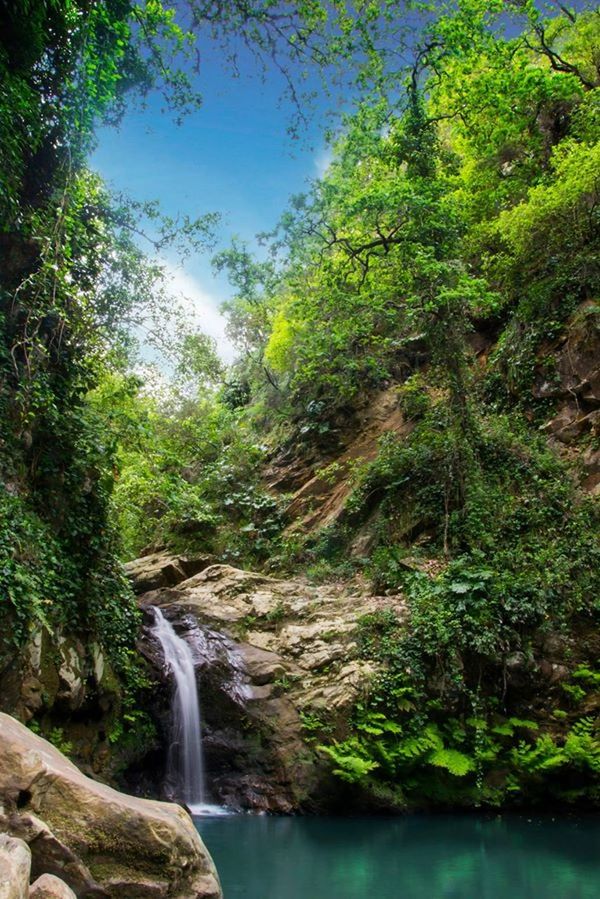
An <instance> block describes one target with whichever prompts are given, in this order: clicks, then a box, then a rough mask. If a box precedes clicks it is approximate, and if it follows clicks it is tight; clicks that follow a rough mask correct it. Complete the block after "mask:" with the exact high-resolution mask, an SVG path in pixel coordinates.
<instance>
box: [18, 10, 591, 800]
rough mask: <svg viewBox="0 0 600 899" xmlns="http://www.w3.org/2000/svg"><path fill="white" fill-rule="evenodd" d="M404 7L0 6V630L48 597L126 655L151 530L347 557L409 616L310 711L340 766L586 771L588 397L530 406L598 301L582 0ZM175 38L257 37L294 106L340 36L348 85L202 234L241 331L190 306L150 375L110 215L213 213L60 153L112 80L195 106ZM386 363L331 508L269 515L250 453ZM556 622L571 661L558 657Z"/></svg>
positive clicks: (150, 281) (576, 787) (354, 395)
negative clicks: (195, 328)
mask: <svg viewBox="0 0 600 899" xmlns="http://www.w3.org/2000/svg"><path fill="white" fill-rule="evenodd" d="M396 6H397V5H396V4H389V3H383V2H382V3H373V2H364V3H358V4H356V7H352V8H350V7H349V5H346V4H343V3H338V2H335V3H330V4H321V3H315V2H306V3H301V4H287V3H282V4H277V3H272V2H257V3H246V2H239V3H238V2H233V3H230V4H213V3H201V2H197V0H190V2H189V3H187V4H179V5H178V4H169V3H159V2H154V0H153V2H147V3H144V4H141V5H139V6H138V5H136V4H133V3H129V2H120V0H119V2H103V3H97V4H92V5H90V4H87V3H77V2H61V0H54V2H50V0H48V2H42V0H39V2H26V0H23V2H22V3H19V4H12V5H11V6H10V7H9V8H5V7H2V13H1V16H2V18H1V22H2V25H3V28H2V31H1V32H0V167H1V168H0V251H1V252H2V257H3V265H2V270H1V272H0V293H1V296H0V299H1V305H0V327H1V329H2V341H1V343H0V369H1V382H0V422H1V426H2V433H1V442H0V614H1V615H2V618H3V620H4V621H5V622H7V623H8V624H9V627H3V628H2V629H1V630H0V640H2V641H3V643H2V645H0V651H1V653H2V655H3V657H6V658H8V657H10V656H12V655H14V653H15V651H16V649H17V648H19V647H21V646H22V645H23V644H24V643H25V642H26V641H27V639H28V637H29V636H30V635H31V634H32V632H34V631H35V630H36V629H39V628H40V627H43V628H45V629H46V631H47V632H48V633H50V634H55V633H58V632H59V631H62V632H65V633H72V634H78V635H83V636H84V637H85V638H86V639H89V640H92V639H93V640H96V641H99V643H100V644H101V645H102V646H103V647H104V648H105V649H106V651H107V653H108V654H109V655H110V657H111V659H112V661H113V663H114V664H115V665H116V669H117V671H118V672H120V674H121V675H125V676H127V677H129V680H130V682H131V683H132V684H133V685H135V683H137V682H138V680H139V678H138V675H137V674H136V671H135V666H133V664H132V662H131V659H132V646H133V641H134V635H135V628H136V612H135V609H134V604H133V601H132V598H131V596H130V593H129V589H128V587H127V585H126V583H125V580H124V578H123V575H122V573H121V568H120V563H119V561H118V559H119V557H120V558H129V557H131V556H133V555H136V554H139V553H141V552H143V551H144V550H145V549H147V548H156V547H158V546H167V547H169V548H174V549H176V550H181V551H185V552H189V551H200V552H210V553H213V554H214V555H215V556H217V557H218V558H220V559H224V560H230V561H234V562H236V563H240V564H244V565H252V566H269V567H270V569H271V570H273V569H274V568H279V569H280V570H283V571H288V572H289V571H292V572H297V571H298V570H301V571H303V572H305V571H306V570H307V567H308V566H312V570H313V571H315V570H319V571H320V572H321V573H323V572H324V571H325V572H326V573H327V572H328V573H329V574H332V575H334V576H335V575H336V574H338V575H339V574H340V572H343V573H344V574H355V573H358V574H359V575H360V576H366V577H368V578H369V579H370V580H371V582H372V584H373V586H374V588H375V589H376V590H377V591H379V592H381V593H384V592H387V593H388V594H392V595H401V596H402V597H403V601H404V602H405V603H406V607H407V620H406V621H400V620H399V619H398V618H397V617H395V615H394V614H393V613H392V612H389V611H385V610H383V611H382V613H381V615H375V616H371V617H370V618H367V619H365V620H364V621H363V622H362V624H361V626H360V628H359V632H358V634H357V643H358V646H359V649H358V653H359V655H361V656H362V657H363V658H367V659H370V660H372V661H374V662H376V663H377V666H378V670H379V674H378V675H377V676H376V678H375V679H374V681H373V684H372V685H371V690H370V692H369V694H368V695H366V696H365V697H364V698H363V700H362V701H361V703H360V704H359V705H358V706H357V708H356V709H355V711H354V713H353V717H352V720H350V721H349V722H347V727H346V728H345V730H344V732H343V733H342V732H340V733H339V734H337V737H338V738H337V739H336V740H332V739H326V738H327V737H328V735H329V730H328V729H327V728H325V729H324V730H323V732H322V733H320V731H319V727H318V726H316V727H315V728H313V730H314V733H315V734H316V742H317V743H318V742H319V739H321V743H322V745H320V748H319V749H318V750H317V751H319V752H321V753H322V755H323V756H324V757H325V758H328V759H330V760H331V761H332V770H333V771H334V772H335V773H336V775H338V776H339V777H340V778H341V779H342V780H343V781H346V782H348V783H350V784H352V785H353V786H354V787H355V788H356V786H357V785H358V787H359V788H361V789H363V790H365V791H366V792H368V793H369V794H370V795H371V796H374V797H376V798H377V799H378V800H380V801H382V802H392V803H394V804H401V805H404V804H416V803H419V802H423V801H431V802H438V803H439V802H452V803H456V802H465V803H489V804H499V803H503V802H507V801H510V800H511V798H516V799H521V800H522V799H524V798H525V799H528V800H531V801H540V800H541V799H542V798H543V796H544V794H547V793H548V791H550V793H551V794H552V796H553V797H554V798H561V799H565V800H573V801H582V800H587V801H593V802H595V801H597V800H598V776H599V774H600V761H599V752H600V750H599V743H598V717H597V712H598V684H599V677H600V675H599V674H598V672H597V670H596V668H595V659H594V656H595V647H596V643H595V636H594V633H595V631H594V628H595V623H596V621H597V618H596V616H597V613H598V608H597V596H598V574H597V572H598V562H599V561H600V559H599V550H598V543H597V526H598V518H597V510H596V508H595V506H594V502H593V500H592V499H591V498H590V497H589V496H588V495H586V494H585V493H584V492H583V491H582V490H581V488H580V483H579V477H578V475H579V472H578V467H577V466H578V465H579V464H580V461H581V456H582V450H590V451H595V450H597V448H598V445H597V441H598V428H597V424H596V423H595V421H596V420H595V419H594V418H593V414H592V415H591V417H590V415H587V413H589V412H590V409H591V408H592V407H589V408H588V407H585V408H584V409H583V412H585V413H586V415H587V417H586V421H585V423H584V424H582V425H581V427H580V428H579V431H578V433H577V435H576V436H577V438H578V440H579V444H578V446H577V447H574V446H573V447H571V448H570V449H568V450H564V451H563V452H562V453H560V452H558V450H557V448H556V446H549V444H548V441H547V437H546V435H545V434H544V433H540V426H541V425H544V424H545V423H546V422H547V421H548V419H549V417H551V416H552V415H553V414H554V413H555V412H556V411H557V403H558V396H559V394H558V392H557V391H556V390H554V392H553V387H552V385H558V384H559V383H560V379H561V373H560V372H559V371H558V370H557V363H556V358H557V346H559V344H560V341H561V340H564V336H565V334H566V332H567V329H568V328H572V327H573V326H574V323H576V324H577V323H578V324H577V327H579V328H580V329H581V331H582V333H588V334H592V333H593V334H596V333H597V330H598V322H599V321H600V309H599V307H598V296H599V293H598V289H599V269H600V266H599V264H598V262H599V250H600V247H599V245H598V238H599V235H600V227H599V225H600V222H599V213H598V210H599V209H600V202H599V200H600V180H599V172H600V165H599V163H600V148H599V147H600V145H599V143H598V138H599V133H600V131H599V111H598V110H599V107H598V97H599V93H598V87H599V85H600V59H599V57H598V46H599V45H600V16H599V14H598V11H597V10H595V11H594V10H590V9H587V8H584V6H583V4H579V5H578V7H577V9H573V10H571V9H569V8H567V7H565V6H563V5H559V4H553V5H552V10H551V14H548V10H546V9H543V8H542V5H541V4H535V3H533V2H530V0H526V2H523V3H510V4H506V3H504V2H501V0H494V2H492V3H484V2H482V0H461V2H459V3H450V4H447V5H445V4H425V3H414V4H407V7H410V10H411V15H410V16H407V17H406V21H405V20H404V18H403V17H402V16H400V15H399V14H398V11H397V9H396V10H395V9H394V8H395V7H396ZM182 10H183V13H184V14H183V16H182ZM411 16H412V18H411ZM184 23H185V24H184ZM198 36H200V37H201V38H204V39H210V40H216V41H218V42H220V43H222V44H223V46H224V47H225V48H226V56H227V58H228V59H230V60H231V61H232V60H233V59H234V57H235V54H236V48H239V46H240V45H244V44H245V45H246V46H247V47H249V48H250V49H251V50H252V52H254V53H256V54H258V55H259V56H260V57H261V58H262V59H268V58H271V59H273V60H274V61H275V63H276V65H277V66H279V68H280V71H282V72H283V75H284V80H285V83H286V85H287V88H288V91H289V92H290V96H291V97H292V99H293V100H294V102H295V104H296V106H295V108H296V110H297V112H298V115H299V117H300V118H301V117H302V115H303V114H304V113H305V111H306V110H305V107H304V106H303V100H302V99H301V98H300V97H299V95H298V94H297V93H296V86H295V81H294V79H293V78H292V73H293V71H294V69H293V66H297V67H303V66H305V65H308V64H315V63H316V64H317V65H319V66H320V67H327V66H328V65H329V64H330V62H331V61H332V60H334V59H336V58H337V59H339V60H342V61H346V63H347V66H348V68H349V69H350V68H351V69H352V73H353V75H352V77H353V79H354V81H353V83H354V90H355V92H356V98H357V104H356V108H355V109H354V111H353V113H352V114H351V115H350V114H349V115H348V116H347V117H346V119H345V120H344V123H343V127H342V129H341V132H340V134H339V135H338V137H337V140H336V142H335V145H334V147H333V156H332V162H331V164H330V166H329V168H328V170H327V172H326V173H325V175H324V176H323V178H321V179H320V180H319V181H317V182H315V183H314V184H313V185H312V187H311V189H310V191H309V192H308V194H306V195H302V196H298V197H295V198H294V199H293V200H292V203H291V207H290V209H289V211H288V212H287V213H286V214H285V215H284V217H283V219H282V221H281V222H280V224H279V226H278V227H277V228H276V230H275V231H274V233H273V234H271V235H266V236H263V239H264V242H265V244H266V248H265V251H264V253H263V255H262V257H261V258H260V259H253V258H252V256H251V254H250V253H249V252H248V250H247V248H246V247H244V246H243V245H241V244H240V243H239V242H237V243H234V244H233V245H232V246H231V247H230V248H229V249H228V250H222V251H221V252H220V253H219V254H218V255H217V256H216V257H215V267H216V268H217V269H218V270H221V271H226V272H227V273H228V274H229V277H230V280H231V282H232V285H233V286H234V289H235V297H234V299H233V300H232V301H231V302H230V303H229V304H228V310H227V311H228V315H229V327H230V333H231V335H232V337H233V338H234V340H235V341H236V343H237V345H238V348H239V352H240V355H239V358H238V360H237V362H236V363H235V364H234V365H233V366H232V367H231V368H230V369H229V370H227V369H226V368H225V366H224V365H223V364H222V362H221V361H220V359H219V357H218V355H217V352H216V349H215V347H214V346H213V345H212V343H211V341H210V340H209V339H207V338H206V337H205V336H204V335H202V334H195V333H191V334H190V333H186V332H185V331H184V330H181V329H180V331H181V333H180V334H179V337H180V340H179V344H178V346H177V347H176V348H175V351H174V352H175V362H174V366H173V370H174V373H175V374H174V379H173V383H171V384H170V385H166V386H164V389H161V390H156V389H155V386H154V385H153V384H152V383H151V382H150V379H149V378H146V382H144V376H143V375H142V376H140V375H139V373H136V374H135V375H134V374H132V367H133V362H134V350H135V347H134V346H133V343H134V341H133V336H132V330H133V326H135V325H136V324H139V322H140V321H141V320H142V319H144V317H146V316H148V315H152V316H154V318H155V321H158V322H163V323H164V318H165V316H167V315H168V305H169V304H168V302H167V301H166V300H165V294H164V287H163V285H162V272H161V269H160V266H158V265H157V264H156V263H154V262H153V261H152V260H151V259H148V258H146V257H145V256H144V255H143V253H142V252H141V251H140V249H139V246H138V244H137V243H136V240H135V238H134V235H135V233H136V231H139V230H140V229H143V228H144V227H145V226H148V230H149V233H150V234H151V239H152V241H153V243H154V245H155V247H156V249H162V248H164V247H165V246H166V245H168V244H172V243H174V242H177V241H178V240H179V239H180V238H183V239H185V240H186V241H187V246H188V248H189V247H190V245H191V246H192V247H193V248H194V249H198V248H199V247H201V246H206V244H208V243H210V237H211V227H212V225H213V224H214V223H215V221H216V217H215V216H214V215H207V214H204V215H203V216H202V217H201V218H199V219H197V220H196V221H189V220H187V219H185V220H178V221H173V220H170V219H164V218H162V217H161V216H160V213H159V210H158V209H157V207H156V205H155V204H153V203H151V202H149V203H147V204H134V203H131V202H129V201H127V199H126V198H123V197H114V196H110V194H109V193H108V191H107V190H106V188H105V187H104V185H102V183H101V182H100V181H99V179H98V178H97V177H95V176H94V175H92V174H91V173H90V172H89V171H88V170H87V169H86V165H85V157H86V153H87V151H88V150H89V147H90V146H91V144H92V142H93V127H94V124H95V122H97V121H99V120H100V119H102V120H104V121H113V122H114V121H118V119H119V117H120V115H121V114H122V111H123V108H124V102H125V97H127V96H129V95H130V94H131V92H135V93H137V95H138V96H141V97H142V98H143V97H144V96H145V95H146V94H147V93H148V92H149V91H150V90H153V89H158V90H160V91H161V92H162V93H163V95H164V97H165V103H166V106H167V107H168V108H170V109H171V111H172V112H174V113H175V116H176V117H177V116H180V115H182V114H184V112H186V111H189V110H190V109H191V108H194V107H195V106H198V105H199V97H198V96H197V95H195V93H194V91H193V90H192V83H191V81H190V77H189V72H190V67H189V62H187V63H186V62H185V60H186V54H187V53H191V52H192V51H193V47H194V42H195V41H196V40H197V39H198ZM231 37H233V38H234V40H233V42H232V43H228V42H229V39H230V38H231ZM283 48H285V49H286V52H287V59H288V60H291V62H292V64H293V65H292V68H291V69H288V68H286V67H285V65H284V66H283V68H282V67H281V56H280V53H281V52H282V49H283ZM398 60H400V62H398ZM356 72H358V75H356V74H355V73H356ZM296 74H302V73H301V72H300V69H298V71H297V72H296ZM300 80H302V79H301V78H300ZM346 81H348V78H346ZM295 125H297V121H296V122H295V123H294V126H293V127H295ZM190 242H191V244H190ZM157 330H164V329H162V328H160V327H159V328H158V329H157ZM173 349H174V348H173V347H169V350H170V351H171V352H173ZM163 380H164V378H163ZM542 383H543V385H546V386H544V389H543V390H542V389H541V388H540V384H542ZM392 385H396V395H397V403H398V408H399V409H400V410H401V412H402V416H403V421H404V423H405V424H406V425H407V427H406V428H404V429H403V430H402V432H401V434H396V433H390V434H388V435H386V436H385V437H384V438H383V439H382V440H381V442H380V444H379V447H378V451H377V453H376V455H375V457H374V458H372V459H371V461H369V462H361V460H360V459H359V460H355V464H354V467H353V470H352V472H347V473H346V476H347V477H350V476H351V478H352V486H353V489H352V491H351V494H350V496H349V499H348V500H347V502H346V504H345V507H344V508H343V510H342V512H341V514H340V515H339V516H338V517H337V520H336V524H335V525H334V526H333V527H331V528H329V529H327V530H325V531H324V532H320V533H316V534H315V533H309V534H307V535H304V536H302V535H300V536H298V533H297V532H296V533H295V535H294V536H293V537H290V536H289V533H287V532H286V531H285V525H286V524H287V523H288V521H287V520H286V513H285V508H284V507H285V496H284V495H279V496H275V495H274V494H273V493H272V492H270V491H268V490H267V489H266V487H265V480H266V479H265V475H264V472H265V467H266V465H267V464H269V463H273V462H275V464H277V462H278V461H281V460H282V459H284V460H285V459H287V460H289V459H292V460H293V461H294V462H295V463H296V464H297V465H299V466H300V467H302V464H304V465H305V469H306V470H308V469H309V468H310V466H312V468H311V469H310V470H311V471H314V469H315V467H318V465H323V466H327V465H328V464H329V463H331V462H332V461H334V465H335V458H336V453H338V452H339V451H340V449H342V448H343V447H344V445H345V441H347V438H348V434H349V432H351V431H352V429H353V428H354V427H356V422H357V420H358V415H357V413H358V411H359V410H360V409H361V408H364V406H365V405H368V403H369V402H370V401H371V399H372V398H373V397H375V396H376V395H377V394H378V392H380V391H382V390H389V389H390V387H391V386H392ZM547 385H550V386H547ZM578 389H579V388H578ZM580 394H581V392H580ZM580 394H577V397H576V401H575V402H576V403H577V404H579V403H584V400H583V399H581V396H583V394H581V395H580ZM596 400H597V397H596V398H595V399H594V402H596ZM585 402H587V400H586V401H585ZM595 408H596V407H595V406H593V409H595ZM579 411H581V410H579V407H578V414H579ZM365 532H367V535H368V538H369V539H368V541H367V544H365V543H364V541H363V543H362V544H361V545H362V546H363V547H364V546H365V545H366V546H367V547H368V548H367V549H366V550H363V551H361V553H358V552H357V551H355V549H353V547H355V546H356V544H355V542H354V541H355V538H356V535H357V534H358V533H362V534H363V536H364V534H365ZM319 566H320V567H319ZM549 640H554V641H555V643H556V641H558V644H559V649H558V650H555V655H556V653H557V652H558V654H559V655H560V658H561V661H562V662H563V663H564V667H565V671H566V672H567V673H566V674H565V676H564V677H563V679H562V681H561V682H560V684H558V685H556V684H553V685H552V687H551V688H549V687H548V685H547V683H546V684H544V683H542V682H541V681H540V675H539V670H540V669H539V664H538V662H539V660H540V659H543V657H544V652H545V650H544V646H545V645H546V644H547V642H548V641H549ZM1 667H2V666H1V665H0V668H1Z"/></svg>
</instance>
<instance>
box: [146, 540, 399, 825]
mask: <svg viewBox="0 0 600 899" xmlns="http://www.w3.org/2000/svg"><path fill="white" fill-rule="evenodd" d="M148 565H149V566H150V567H154V566H156V557H153V558H150V559H149V560H148ZM165 565H171V561H170V560H168V559H165ZM143 567H144V560H138V562H136V569H137V570H138V571H139V570H140V569H143ZM140 603H141V605H142V608H145V609H147V610H148V609H149V608H150V607H151V606H160V608H161V609H162V611H163V614H164V615H165V616H166V617H167V618H168V619H169V620H170V621H171V623H172V624H173V626H174V627H175V630H176V631H177V632H178V633H179V635H180V636H183V637H184V638H185V639H186V640H187V641H188V642H189V644H190V645H191V646H192V649H193V652H194V656H195V661H196V666H197V673H198V682H199V690H200V696H201V703H202V712H203V718H204V720H203V726H204V734H205V740H204V743H205V754H206V764H207V769H208V779H209V788H210V790H211V791H212V794H213V796H212V798H213V799H214V800H215V801H218V802H223V803H226V804H228V805H230V806H231V807H233V808H248V809H255V810H263V811H272V812H273V811H274V812H290V811H293V810H297V809H299V808H304V809H309V808H312V809H315V808H316V809H318V808H324V807H328V806H329V807H330V806H331V804H332V803H334V802H335V797H334V795H333V794H332V793H331V790H332V784H331V782H330V778H329V775H328V773H327V767H326V766H324V764H323V762H322V761H320V760H319V757H318V755H317V754H316V753H315V751H314V749H313V747H312V745H311V740H310V737H311V728H314V725H315V724H316V723H318V722H320V721H325V720H326V721H327V724H328V727H329V728H330V729H331V733H332V734H333V733H335V732H336V730H339V731H340V732H342V731H343V730H344V723H345V721H346V720H347V717H348V714H349V713H350V711H351V709H352V708H353V706H354V704H355V703H356V701H357V700H358V699H359V697H360V696H361V694H362V693H363V692H364V691H365V690H367V689H368V684H369V680H370V676H371V674H372V673H373V666H372V664H371V663H368V662H366V661H363V660H360V659H358V658H357V657H356V652H355V650H356V644H355V630H356V623H357V620H358V618H359V617H360V616H361V615H364V614H366V613H367V612H369V611H375V610H377V609H384V608H389V609H393V610H394V611H395V612H396V613H397V614H398V615H399V616H402V615H403V613H404V606H403V603H402V601H401V599H400V598H399V597H377V596H373V595H371V594H370V593H369V591H368V590H366V589H365V588H364V587H361V586H360V585H359V584H358V583H356V584H353V585H348V584H346V585H345V586H344V588H343V589H342V588H341V587H340V588H336V587H334V586H331V585H328V586H326V587H325V586H323V587H318V586H314V585H309V584H306V583H304V582H302V581H300V580H296V581H287V580H286V581H284V580H277V579H275V578H270V577H266V576H264V575H260V574H256V573H253V572H247V571H241V570H239V569H236V568H232V567H230V566H228V565H211V566H209V567H208V568H206V569H205V570H204V571H202V572H201V573H199V574H197V575H195V576H194V577H191V578H187V579H184V580H182V581H181V582H180V583H179V584H177V585H175V586H170V587H161V588H158V589H156V590H153V591H150V592H146V593H144V594H142V595H141V596H140ZM151 620H152V618H151V615H150V613H149V614H148V620H147V625H146V627H145V628H144V632H143V636H142V639H141V641H140V650H141V652H142V653H143V654H144V656H145V657H146V658H147V659H148V661H149V662H150V663H151V665H152V666H153V667H154V670H155V672H156V674H157V677H159V678H162V679H163V682H164V678H165V674H164V672H163V659H162V654H161V650H160V647H159V646H158V644H157V643H156V641H155V640H154V639H153V636H152V633H151V628H150V626H149V625H150V623H151ZM155 697H156V699H157V708H155V714H158V717H159V718H161V719H162V722H163V726H164V729H165V730H166V726H167V717H168V703H169V691H168V689H164V690H163V691H162V693H157V694H155ZM142 767H143V763H142Z"/></svg>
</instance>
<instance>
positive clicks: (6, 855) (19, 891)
mask: <svg viewBox="0 0 600 899" xmlns="http://www.w3.org/2000/svg"><path fill="white" fill-rule="evenodd" d="M30 869H31V852H30V851H29V846H28V845H27V843H24V842H23V841H22V840H17V839H15V838H14V837H10V836H8V835H7V834H0V899H26V897H27V896H29V872H30Z"/></svg>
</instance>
